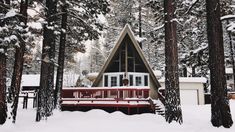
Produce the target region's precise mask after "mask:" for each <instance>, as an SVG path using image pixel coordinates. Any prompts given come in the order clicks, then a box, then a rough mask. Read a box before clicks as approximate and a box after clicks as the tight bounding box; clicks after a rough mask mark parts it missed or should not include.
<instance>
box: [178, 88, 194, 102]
mask: <svg viewBox="0 0 235 132" xmlns="http://www.w3.org/2000/svg"><path fill="white" fill-rule="evenodd" d="M180 99H181V104H182V105H198V92H197V90H180Z"/></svg>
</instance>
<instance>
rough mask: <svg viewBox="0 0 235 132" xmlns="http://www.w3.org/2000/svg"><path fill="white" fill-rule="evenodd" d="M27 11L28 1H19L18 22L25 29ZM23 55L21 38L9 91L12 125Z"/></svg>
mask: <svg viewBox="0 0 235 132" xmlns="http://www.w3.org/2000/svg"><path fill="white" fill-rule="evenodd" d="M27 9H28V0H21V3H20V14H21V15H22V16H19V20H20V22H23V23H24V25H25V28H26V25H27ZM24 53H25V41H24V40H23V38H21V39H20V47H16V52H15V63H14V69H13V74H12V82H11V91H12V95H13V104H12V118H13V121H12V122H13V123H15V121H16V115H17V108H18V102H19V92H20V85H21V78H22V72H23V63H24Z"/></svg>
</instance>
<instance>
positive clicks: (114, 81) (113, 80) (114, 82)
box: [111, 77, 117, 87]
mask: <svg viewBox="0 0 235 132" xmlns="http://www.w3.org/2000/svg"><path fill="white" fill-rule="evenodd" d="M113 86H117V77H111V87H113Z"/></svg>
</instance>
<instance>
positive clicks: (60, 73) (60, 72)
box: [54, 3, 67, 108]
mask: <svg viewBox="0 0 235 132" xmlns="http://www.w3.org/2000/svg"><path fill="white" fill-rule="evenodd" d="M61 8H62V13H63V15H62V20H61V28H62V30H61V32H60V47H59V57H58V65H59V66H58V68H57V76H56V88H55V94H54V108H56V106H57V104H58V98H59V97H60V93H61V89H62V86H63V74H64V58H65V57H64V54H65V44H66V31H67V4H65V3H64V4H63V6H62V7H61Z"/></svg>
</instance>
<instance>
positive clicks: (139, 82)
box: [135, 76, 142, 86]
mask: <svg viewBox="0 0 235 132" xmlns="http://www.w3.org/2000/svg"><path fill="white" fill-rule="evenodd" d="M141 78H142V77H141V76H138V77H135V85H136V86H142V81H141Z"/></svg>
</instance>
